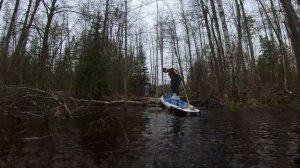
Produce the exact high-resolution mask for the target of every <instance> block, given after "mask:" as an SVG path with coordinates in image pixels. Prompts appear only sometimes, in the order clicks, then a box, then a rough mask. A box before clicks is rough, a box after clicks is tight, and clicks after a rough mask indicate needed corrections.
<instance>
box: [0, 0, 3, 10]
mask: <svg viewBox="0 0 300 168" xmlns="http://www.w3.org/2000/svg"><path fill="white" fill-rule="evenodd" d="M3 2H4V0H0V11H1V8H2V5H3Z"/></svg>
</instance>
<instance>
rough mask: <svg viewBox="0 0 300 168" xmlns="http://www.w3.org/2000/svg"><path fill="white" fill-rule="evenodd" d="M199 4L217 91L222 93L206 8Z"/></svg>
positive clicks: (201, 0) (202, 3)
mask: <svg viewBox="0 0 300 168" xmlns="http://www.w3.org/2000/svg"><path fill="white" fill-rule="evenodd" d="M200 2H201V7H202V13H203V16H204V21H205V26H206V29H207V36H208V42H209V46H210V50H211V55H212V59H213V62H214V70H215V74H216V81H217V86H218V91H219V93H223V90H222V86H221V85H222V84H221V76H220V67H219V64H218V60H217V57H216V53H215V48H214V44H213V41H212V34H211V30H210V27H209V22H208V11H207V6H205V5H204V2H203V0H200Z"/></svg>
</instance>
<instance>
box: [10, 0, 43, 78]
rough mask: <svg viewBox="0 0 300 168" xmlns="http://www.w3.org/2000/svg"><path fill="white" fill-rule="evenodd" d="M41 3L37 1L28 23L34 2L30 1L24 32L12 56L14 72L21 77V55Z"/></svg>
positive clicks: (39, 0)
mask: <svg viewBox="0 0 300 168" xmlns="http://www.w3.org/2000/svg"><path fill="white" fill-rule="evenodd" d="M40 2H41V0H36V1H35V6H34V10H33V12H32V14H31V17H30V20H29V22H28V21H27V20H28V18H29V14H30V7H31V3H32V0H30V1H29V5H28V9H27V12H26V16H25V20H24V23H23V28H22V32H21V35H20V38H19V41H18V43H17V46H16V49H15V51H14V53H13V55H12V62H11V67H12V68H13V71H15V72H16V73H17V74H19V75H21V74H20V73H22V70H21V67H20V65H21V62H22V58H23V55H22V54H21V52H22V51H23V50H25V46H26V41H27V39H28V35H29V30H30V27H31V25H32V23H33V20H34V17H35V14H36V12H37V10H38V7H39V4H40ZM21 76H22V75H21ZM18 79H21V78H20V77H18ZM18 83H22V81H18Z"/></svg>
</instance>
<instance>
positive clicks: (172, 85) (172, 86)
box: [171, 80, 176, 94]
mask: <svg viewBox="0 0 300 168" xmlns="http://www.w3.org/2000/svg"><path fill="white" fill-rule="evenodd" d="M171 89H172V94H173V93H176V81H175V80H171Z"/></svg>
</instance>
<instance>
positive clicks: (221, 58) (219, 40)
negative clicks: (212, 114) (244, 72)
mask: <svg viewBox="0 0 300 168" xmlns="http://www.w3.org/2000/svg"><path fill="white" fill-rule="evenodd" d="M210 4H211V9H212V14H213V16H212V17H213V19H212V22H214V25H215V30H216V31H217V38H216V44H217V49H218V60H219V65H220V74H221V79H220V80H221V81H220V82H221V84H220V86H221V87H222V88H221V90H224V87H225V86H224V85H225V76H226V75H225V67H224V63H225V60H224V58H225V57H224V48H223V45H222V37H221V32H220V26H219V21H218V16H217V11H216V7H215V2H214V0H210ZM220 94H223V93H220Z"/></svg>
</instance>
